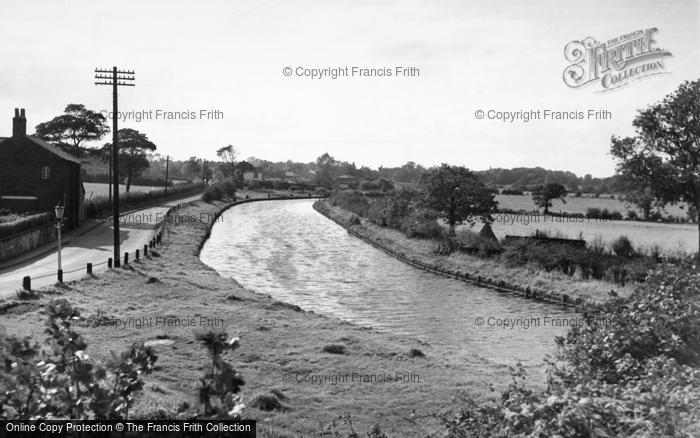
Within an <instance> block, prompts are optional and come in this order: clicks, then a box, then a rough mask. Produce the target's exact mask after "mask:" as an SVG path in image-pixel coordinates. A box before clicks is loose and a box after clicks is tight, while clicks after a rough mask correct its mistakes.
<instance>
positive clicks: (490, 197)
mask: <svg viewBox="0 0 700 438" xmlns="http://www.w3.org/2000/svg"><path fill="white" fill-rule="evenodd" d="M420 186H421V189H422V190H423V192H424V196H425V199H424V203H425V205H426V206H427V207H430V208H432V209H434V210H435V211H437V212H438V213H439V214H440V217H441V218H443V219H444V220H445V221H447V224H448V225H449V227H450V234H452V235H454V233H455V225H458V224H462V223H464V222H467V223H469V224H472V223H474V222H476V220H477V219H478V218H482V220H488V218H489V217H490V214H491V212H493V210H494V209H495V208H496V205H497V203H496V201H495V200H494V194H493V193H492V192H491V191H490V190H488V189H487V188H486V186H485V185H484V184H483V183H481V182H480V181H479V179H478V178H477V177H476V175H475V174H474V173H473V172H471V171H470V170H469V169H467V168H466V167H462V166H450V165H448V164H443V165H441V166H440V167H436V168H432V169H429V170H428V171H426V172H425V173H424V174H423V175H422V176H421V178H420Z"/></svg>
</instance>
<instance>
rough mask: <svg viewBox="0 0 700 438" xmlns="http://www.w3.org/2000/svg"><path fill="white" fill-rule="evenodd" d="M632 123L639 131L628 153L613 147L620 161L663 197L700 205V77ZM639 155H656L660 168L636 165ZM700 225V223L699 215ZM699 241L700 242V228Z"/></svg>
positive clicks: (644, 112) (619, 162) (699, 224)
mask: <svg viewBox="0 0 700 438" xmlns="http://www.w3.org/2000/svg"><path fill="white" fill-rule="evenodd" d="M632 124H633V126H634V127H635V128H636V129H637V136H636V139H635V141H634V142H629V141H628V142H627V143H626V144H625V149H624V150H623V152H624V153H620V151H618V150H617V149H616V148H617V145H616V144H615V143H614V142H613V147H612V151H611V152H612V153H613V156H615V157H616V158H617V159H618V167H622V169H623V170H626V171H628V174H630V175H631V176H633V177H636V178H639V179H640V180H645V181H650V182H651V189H652V191H653V193H654V195H655V196H656V197H657V198H658V199H660V200H661V201H662V202H686V203H687V204H689V205H690V206H693V207H695V209H696V210H697V209H698V208H700V80H696V81H694V82H687V81H686V82H684V83H682V84H681V85H680V86H679V87H678V89H677V90H676V91H674V92H673V93H671V94H669V95H668V96H666V97H665V98H664V99H663V100H662V101H661V102H658V103H656V104H653V105H651V106H649V107H648V108H647V109H644V110H642V111H640V112H639V114H638V115H637V117H636V118H635V119H634V122H633V123H632ZM639 159H646V160H652V163H653V166H652V169H654V170H656V172H652V171H650V168H649V166H634V165H633V164H634V162H635V160H639ZM698 226H699V229H700V221H699V223H698ZM698 243H699V246H700V233H699V234H698ZM699 254H700V253H699Z"/></svg>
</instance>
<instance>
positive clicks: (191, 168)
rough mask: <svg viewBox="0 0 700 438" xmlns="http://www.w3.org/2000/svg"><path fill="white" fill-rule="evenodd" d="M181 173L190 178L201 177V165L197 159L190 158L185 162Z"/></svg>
mask: <svg viewBox="0 0 700 438" xmlns="http://www.w3.org/2000/svg"><path fill="white" fill-rule="evenodd" d="M182 173H183V174H185V175H187V176H188V177H190V178H199V177H201V176H202V165H201V162H200V160H199V159H198V158H197V157H190V158H189V159H188V160H187V161H185V163H184V166H183V169H182Z"/></svg>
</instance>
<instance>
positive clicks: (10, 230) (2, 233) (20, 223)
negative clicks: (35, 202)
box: [0, 212, 54, 237]
mask: <svg viewBox="0 0 700 438" xmlns="http://www.w3.org/2000/svg"><path fill="white" fill-rule="evenodd" d="M53 221H54V215H53V213H48V212H46V213H38V214H33V215H30V216H24V217H22V218H21V219H18V220H16V221H12V222H5V223H0V237H8V236H12V235H13V234H17V233H20V232H22V231H25V230H28V229H30V228H34V227H38V226H39V225H44V224H48V223H50V222H53Z"/></svg>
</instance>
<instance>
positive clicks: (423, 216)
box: [401, 208, 445, 239]
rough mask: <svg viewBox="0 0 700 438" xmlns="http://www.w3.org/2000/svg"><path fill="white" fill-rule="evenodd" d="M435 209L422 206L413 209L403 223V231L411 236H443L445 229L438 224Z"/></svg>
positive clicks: (429, 237) (424, 237)
mask: <svg viewBox="0 0 700 438" xmlns="http://www.w3.org/2000/svg"><path fill="white" fill-rule="evenodd" d="M437 218H438V213H437V212H436V211H435V210H431V209H427V208H421V209H418V210H415V211H412V212H411V213H410V214H409V215H408V217H407V218H405V219H404V220H403V221H402V223H401V231H403V233H404V234H405V235H406V236H407V237H409V238H415V237H417V238H421V239H432V238H442V237H443V236H444V234H445V230H444V229H443V228H442V227H441V226H440V224H438V221H437Z"/></svg>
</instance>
